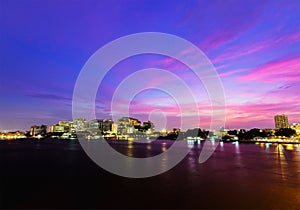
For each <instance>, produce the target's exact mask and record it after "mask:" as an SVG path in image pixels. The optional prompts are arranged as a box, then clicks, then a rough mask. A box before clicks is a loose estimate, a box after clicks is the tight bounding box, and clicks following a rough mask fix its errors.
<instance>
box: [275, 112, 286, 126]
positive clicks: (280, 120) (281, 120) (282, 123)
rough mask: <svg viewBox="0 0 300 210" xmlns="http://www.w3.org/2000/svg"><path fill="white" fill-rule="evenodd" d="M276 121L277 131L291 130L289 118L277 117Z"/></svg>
mask: <svg viewBox="0 0 300 210" xmlns="http://www.w3.org/2000/svg"><path fill="white" fill-rule="evenodd" d="M274 120H275V127H276V129H280V128H289V122H288V117H287V116H286V115H284V114H282V115H275V116H274Z"/></svg>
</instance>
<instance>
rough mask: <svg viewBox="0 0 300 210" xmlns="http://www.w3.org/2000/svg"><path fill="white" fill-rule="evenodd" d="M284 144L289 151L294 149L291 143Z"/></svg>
mask: <svg viewBox="0 0 300 210" xmlns="http://www.w3.org/2000/svg"><path fill="white" fill-rule="evenodd" d="M284 146H285V149H286V150H290V151H292V150H294V147H293V145H292V144H285V145H284Z"/></svg>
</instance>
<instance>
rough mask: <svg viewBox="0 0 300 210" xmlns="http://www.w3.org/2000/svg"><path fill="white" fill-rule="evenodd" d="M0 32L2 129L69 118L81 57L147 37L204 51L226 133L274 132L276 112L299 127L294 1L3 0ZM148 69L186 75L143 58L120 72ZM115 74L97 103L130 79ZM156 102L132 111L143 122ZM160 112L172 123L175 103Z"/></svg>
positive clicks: (299, 11)
mask: <svg viewBox="0 0 300 210" xmlns="http://www.w3.org/2000/svg"><path fill="white" fill-rule="evenodd" d="M0 28H1V33H0V46H1V49H0V69H1V77H0V85H1V86H0V93H1V98H0V102H1V110H0V119H1V120H0V130H15V129H28V128H29V127H30V125H33V124H42V123H44V124H53V123H56V122H57V121H58V120H72V110H71V107H72V102H71V101H72V93H73V88H74V85H75V82H76V78H77V76H78V74H79V72H80V70H81V68H82V67H83V65H84V63H85V62H86V61H87V59H88V58H89V57H90V56H91V55H92V54H93V53H94V52H95V51H96V50H97V49H99V48H100V47H102V46H103V45H104V44H106V43H108V42H110V41H112V40H114V39H116V38H119V37H121V36H124V35H128V34H132V33H138V32H147V31H157V32H165V33H170V34H174V35H177V36H180V37H182V38H184V39H187V40H189V41H190V42H192V43H193V44H195V45H196V46H198V47H199V48H200V49H201V50H203V52H204V53H205V54H206V55H207V56H208V58H209V59H210V60H211V62H212V63H213V64H214V66H215V67H216V69H217V71H218V73H219V74H220V77H221V79H222V82H223V84H224V90H225V94H226V100H227V123H226V126H227V127H231V128H239V127H245V128H251V127H274V123H273V116H274V115H275V114H281V113H285V114H287V115H288V116H289V119H290V121H291V122H300V94H299V89H300V1H298V0H293V1H291V0H286V1H266V0H263V1H252V0H251V1H249V0H248V1H240V0H234V1H232V0H226V1H218V0H213V1H173V0H172V1H167V0H162V1H159V0H151V1H146V0H142V1H140V0H139V1H138V0H136V1H133V0H123V1H117V0H112V1H102V0H98V1H83V0H81V1H71V0H67V1H61V0H48V1H47V0H43V1H40V0H37V1H33V0H28V1H23V0H20V1H17V0H0ZM151 64H153V65H154V64H155V65H156V66H155V67H161V68H166V69H168V68H171V69H172V70H175V71H178V72H180V71H183V70H182V69H183V68H184V67H182V66H181V65H180V64H176V63H171V64H170V63H168V62H166V58H162V57H159V56H148V57H146V56H144V57H139V58H132V59H131V60H128V61H125V62H123V63H122V64H121V65H119V66H118V67H116V69H118V68H119V69H130V70H128V71H126V72H127V73H126V74H128V73H130V71H131V70H138V68H141V67H142V66H144V65H146V66H148V67H149V66H151ZM116 69H115V70H112V72H111V73H110V75H108V77H107V78H108V80H107V82H105V81H104V82H103V88H104V90H106V91H104V92H102V93H101V94H100V93H99V94H98V98H99V100H98V103H99V104H101V106H108V105H109V102H110V98H111V94H112V93H113V90H114V89H115V87H116V86H117V81H122V79H123V78H124V76H125V75H126V74H122V73H120V72H118V71H117V70H116ZM112 78H114V80H113V81H115V84H112V83H111V81H112ZM187 78H188V77H187ZM187 78H186V79H187ZM191 83H193V80H191ZM150 96H151V97H150ZM155 97H162V98H163V97H164V95H163V94H161V93H158V92H155V91H154V92H151V91H148V92H147V93H144V94H143V95H141V96H139V97H136V98H135V102H134V103H133V105H132V109H131V110H132V113H133V114H136V116H139V114H140V117H141V118H143V119H144V118H145V114H146V113H145V112H150V111H151V110H153V109H157V106H158V105H157V104H155V103H153V101H152V102H151V101H150V102H149V98H153V99H154V98H155ZM165 97H166V96H165ZM165 100H166V101H165V103H166V104H168V99H167V98H166V99H165ZM203 107H204V108H203V115H204V119H205V117H207V116H205V109H206V108H205V105H203ZM160 108H162V106H161V107H160ZM162 109H163V111H164V112H166V113H167V114H169V115H170V116H171V117H172V116H173V117H174V118H176V112H177V111H176V107H175V105H174V104H173V103H171V102H170V104H169V105H168V106H166V105H165V104H164V106H163V108H162ZM141 110H144V111H143V112H142V111H141ZM100 112H101V111H100ZM98 114H99V117H108V116H109V115H108V113H98ZM207 119H208V118H207ZM144 120H145V119H144ZM170 126H172V124H171V125H170ZM191 126H195V125H191Z"/></svg>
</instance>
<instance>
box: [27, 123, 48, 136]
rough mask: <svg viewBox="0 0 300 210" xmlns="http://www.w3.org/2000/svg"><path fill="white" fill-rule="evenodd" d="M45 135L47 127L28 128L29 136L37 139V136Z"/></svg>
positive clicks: (35, 126)
mask: <svg viewBox="0 0 300 210" xmlns="http://www.w3.org/2000/svg"><path fill="white" fill-rule="evenodd" d="M46 133H47V126H46V125H41V126H37V125H34V126H31V127H30V136H33V137H37V136H45V135H46Z"/></svg>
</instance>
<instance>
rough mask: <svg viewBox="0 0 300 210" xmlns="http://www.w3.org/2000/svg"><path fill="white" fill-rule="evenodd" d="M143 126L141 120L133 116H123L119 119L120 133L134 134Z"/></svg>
mask: <svg viewBox="0 0 300 210" xmlns="http://www.w3.org/2000/svg"><path fill="white" fill-rule="evenodd" d="M140 128H141V121H139V120H138V119H135V118H131V117H122V118H120V119H119V120H118V133H119V134H125V135H126V134H133V133H136V132H137V131H138V130H139V129H140Z"/></svg>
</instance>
